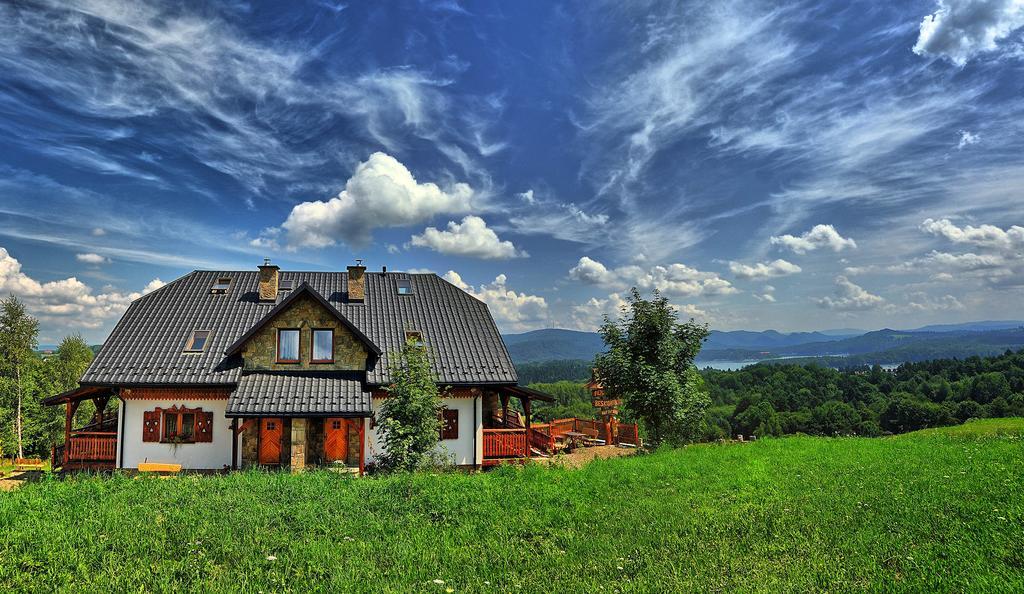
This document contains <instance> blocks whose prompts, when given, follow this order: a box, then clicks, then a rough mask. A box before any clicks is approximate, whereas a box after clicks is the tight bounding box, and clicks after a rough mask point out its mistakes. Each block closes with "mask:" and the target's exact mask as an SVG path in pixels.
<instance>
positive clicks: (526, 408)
mask: <svg viewBox="0 0 1024 594" xmlns="http://www.w3.org/2000/svg"><path fill="white" fill-rule="evenodd" d="M522 400H523V412H525V413H526V457H527V458H530V457H531V455H530V454H531V452H530V450H532V449H533V448H531V447H530V432H531V431H533V429H530V399H529V398H525V397H524V398H523V399H522Z"/></svg>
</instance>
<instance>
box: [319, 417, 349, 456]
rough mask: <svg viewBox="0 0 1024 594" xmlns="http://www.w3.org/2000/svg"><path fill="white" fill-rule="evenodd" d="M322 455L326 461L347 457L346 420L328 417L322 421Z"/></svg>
mask: <svg viewBox="0 0 1024 594" xmlns="http://www.w3.org/2000/svg"><path fill="white" fill-rule="evenodd" d="M324 457H325V458H326V459H327V462H328V463H331V462H334V461H335V460H342V461H345V460H347V458H348V420H346V419H338V418H330V419H326V420H325V421H324Z"/></svg>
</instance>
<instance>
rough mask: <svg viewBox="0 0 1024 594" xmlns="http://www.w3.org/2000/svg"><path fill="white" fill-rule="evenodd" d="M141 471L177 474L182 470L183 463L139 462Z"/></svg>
mask: <svg viewBox="0 0 1024 594" xmlns="http://www.w3.org/2000/svg"><path fill="white" fill-rule="evenodd" d="M139 472H153V473H157V474H177V473H179V472H181V464H170V463H168V462H139Z"/></svg>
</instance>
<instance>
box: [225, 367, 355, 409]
mask: <svg viewBox="0 0 1024 594" xmlns="http://www.w3.org/2000/svg"><path fill="white" fill-rule="evenodd" d="M372 414H373V409H372V405H371V393H370V390H369V389H367V388H366V387H365V386H364V384H363V382H362V380H361V379H360V378H359V377H358V374H352V373H347V372H274V371H266V372H254V373H248V374H246V375H243V376H242V378H241V379H240V380H239V382H238V387H236V388H235V391H234V392H232V393H231V395H230V396H229V397H228V405H227V411H226V412H225V416H227V417H229V418H235V417H238V418H244V417H368V416H371V415H372Z"/></svg>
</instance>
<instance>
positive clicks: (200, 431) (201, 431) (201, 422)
mask: <svg viewBox="0 0 1024 594" xmlns="http://www.w3.org/2000/svg"><path fill="white" fill-rule="evenodd" d="M211 441H213V413H212V412H203V411H197V412H196V443H209V442H211Z"/></svg>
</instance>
